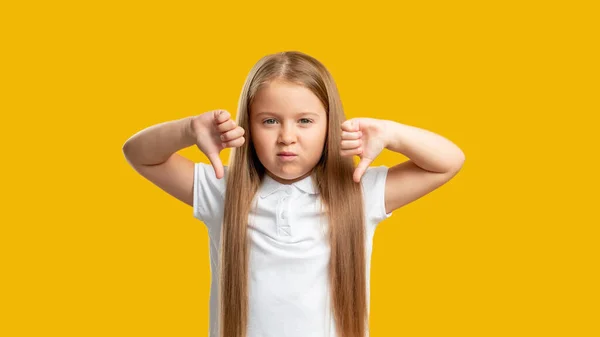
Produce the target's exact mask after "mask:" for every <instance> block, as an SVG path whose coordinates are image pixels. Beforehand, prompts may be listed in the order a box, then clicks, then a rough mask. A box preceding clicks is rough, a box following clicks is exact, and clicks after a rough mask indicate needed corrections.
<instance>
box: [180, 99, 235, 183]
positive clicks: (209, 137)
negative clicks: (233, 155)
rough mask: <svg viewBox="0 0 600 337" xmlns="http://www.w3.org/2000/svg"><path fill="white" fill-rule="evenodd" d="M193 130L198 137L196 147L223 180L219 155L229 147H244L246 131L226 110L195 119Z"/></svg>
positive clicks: (212, 112)
mask: <svg viewBox="0 0 600 337" xmlns="http://www.w3.org/2000/svg"><path fill="white" fill-rule="evenodd" d="M191 129H192V132H193V134H194V137H196V145H197V146H198V148H199V149H200V151H202V153H204V154H205V155H206V156H207V157H208V160H209V161H210V163H211V165H212V167H213V169H214V170H215V175H216V177H217V179H221V178H223V176H224V169H223V163H222V162H221V158H220V157H219V153H221V151H222V150H223V149H225V148H227V147H239V146H242V144H244V142H245V139H244V137H243V136H244V134H245V130H244V129H243V128H241V127H239V126H238V125H237V123H236V122H235V121H234V120H233V119H231V115H230V114H229V112H227V111H226V110H213V111H208V112H205V113H203V114H201V115H198V116H195V117H193V119H192V127H191Z"/></svg>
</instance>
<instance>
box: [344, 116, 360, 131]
mask: <svg viewBox="0 0 600 337" xmlns="http://www.w3.org/2000/svg"><path fill="white" fill-rule="evenodd" d="M342 130H343V131H347V132H353V131H358V130H360V128H359V125H358V121H355V120H352V119H350V120H347V121H345V122H344V123H342Z"/></svg>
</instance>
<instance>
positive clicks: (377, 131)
mask: <svg viewBox="0 0 600 337" xmlns="http://www.w3.org/2000/svg"><path fill="white" fill-rule="evenodd" d="M384 129H385V126H384V121H383V120H380V119H375V118H352V119H349V120H347V121H345V122H344V123H342V142H341V151H340V154H341V155H342V156H344V157H345V156H359V157H360V162H359V163H358V166H357V167H356V169H355V170H354V175H353V179H354V181H355V182H357V183H358V182H360V179H361V178H362V175H363V174H364V173H365V171H366V170H367V168H368V167H369V165H370V164H371V163H372V162H373V160H375V158H376V157H377V156H378V155H379V154H380V153H381V151H383V149H384V148H385V146H386V143H385V136H384V134H385V132H384Z"/></svg>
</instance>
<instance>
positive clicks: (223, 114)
mask: <svg viewBox="0 0 600 337" xmlns="http://www.w3.org/2000/svg"><path fill="white" fill-rule="evenodd" d="M214 117H215V123H216V124H221V123H223V122H225V121H227V120H228V119H229V118H231V114H229V112H227V111H225V110H216V111H215V114H214Z"/></svg>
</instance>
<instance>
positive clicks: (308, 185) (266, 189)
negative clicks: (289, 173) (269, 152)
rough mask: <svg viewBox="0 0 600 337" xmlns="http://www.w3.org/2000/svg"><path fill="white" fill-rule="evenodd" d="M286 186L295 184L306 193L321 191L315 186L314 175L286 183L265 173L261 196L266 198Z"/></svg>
mask: <svg viewBox="0 0 600 337" xmlns="http://www.w3.org/2000/svg"><path fill="white" fill-rule="evenodd" d="M285 186H295V187H297V188H298V189H300V190H301V191H303V192H304V193H308V194H319V192H318V191H317V190H316V189H315V187H314V186H313V178H312V175H309V176H307V177H306V178H304V179H302V180H299V181H297V182H295V183H292V184H289V185H286V184H282V183H280V182H278V181H277V180H275V179H273V178H271V177H270V176H269V175H268V174H265V175H264V177H263V182H262V185H261V190H260V196H261V197H262V198H266V197H267V196H269V195H271V194H273V193H275V192H277V191H278V190H280V189H283V188H285Z"/></svg>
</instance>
